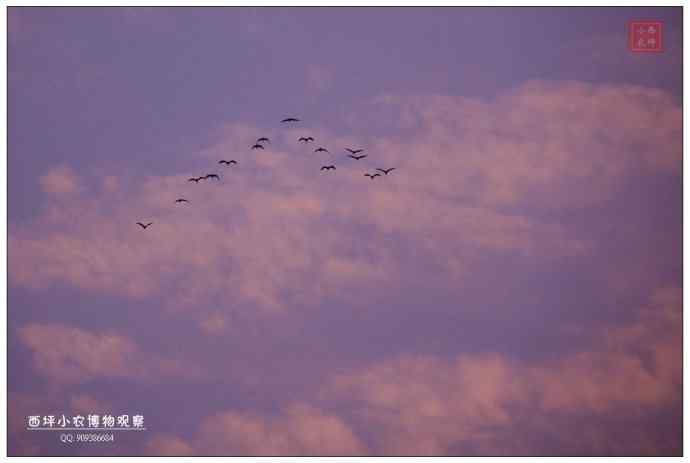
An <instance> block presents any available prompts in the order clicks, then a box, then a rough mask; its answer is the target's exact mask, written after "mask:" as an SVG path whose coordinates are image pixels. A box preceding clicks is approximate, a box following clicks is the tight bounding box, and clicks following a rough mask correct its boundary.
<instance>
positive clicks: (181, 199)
mask: <svg viewBox="0 0 690 463" xmlns="http://www.w3.org/2000/svg"><path fill="white" fill-rule="evenodd" d="M188 202H189V201H187V200H186V199H184V198H180V199H176V200H175V203H188Z"/></svg>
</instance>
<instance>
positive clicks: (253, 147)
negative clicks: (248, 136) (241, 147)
mask: <svg viewBox="0 0 690 463" xmlns="http://www.w3.org/2000/svg"><path fill="white" fill-rule="evenodd" d="M252 149H253V150H256V149H265V148H264V145H261V144H259V143H256V144H254V145H252Z"/></svg>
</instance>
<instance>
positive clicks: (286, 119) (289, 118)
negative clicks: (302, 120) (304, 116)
mask: <svg viewBox="0 0 690 463" xmlns="http://www.w3.org/2000/svg"><path fill="white" fill-rule="evenodd" d="M280 122H299V119H296V118H294V117H287V118H285V119H283V120H282V121H280Z"/></svg>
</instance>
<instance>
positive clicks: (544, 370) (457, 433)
mask: <svg viewBox="0 0 690 463" xmlns="http://www.w3.org/2000/svg"><path fill="white" fill-rule="evenodd" d="M638 312H639V314H640V321H639V322H636V323H633V324H630V325H627V326H624V327H622V328H611V329H605V330H601V334H602V336H601V338H602V339H603V342H601V343H600V345H599V346H595V347H594V348H593V349H592V350H587V351H583V352H579V353H576V354H571V355H568V356H565V357H563V358H561V359H558V360H554V361H550V362H543V363H526V362H518V361H516V360H513V359H510V358H509V357H507V356H506V355H502V354H461V355H458V356H457V357H456V358H455V359H453V360H443V359H438V358H434V357H430V356H410V355H408V356H402V357H400V358H398V359H394V360H388V361H384V362H382V363H380V364H378V365H375V366H372V367H370V368H366V369H363V370H358V371H353V372H351V373H345V374H341V375H338V376H337V377H335V378H334V380H333V382H332V384H331V386H330V388H326V389H324V391H323V394H324V397H326V398H328V399H332V398H333V397H337V398H339V399H340V400H342V401H344V403H345V404H348V407H354V409H355V410H356V414H357V416H358V421H360V422H362V423H366V424H367V426H369V427H370V428H371V429H372V430H373V432H374V433H375V434H377V436H378V437H377V442H378V446H377V449H378V451H379V452H381V453H383V454H402V455H410V454H414V455H420V454H424V455H427V454H428V455H441V454H447V453H452V451H451V448H452V446H454V445H458V444H459V443H462V442H471V443H473V444H477V443H482V442H485V443H486V444H487V445H486V447H485V448H486V450H484V451H485V452H490V453H492V454H496V452H497V451H499V452H500V450H497V449H501V448H508V449H512V450H507V453H510V452H511V451H512V452H517V451H519V452H521V453H522V452H525V453H530V450H529V448H527V449H526V448H523V447H520V445H519V443H516V442H512V441H502V440H501V439H499V438H498V436H504V435H511V433H512V432H513V431H511V429H512V428H513V427H516V426H519V424H517V423H516V422H515V420H516V418H517V417H518V416H519V413H517V410H519V409H520V408H522V409H524V410H529V414H530V417H531V418H530V420H532V421H535V422H544V421H545V422H547V423H548V422H549V420H551V419H552V418H550V416H551V415H552V414H554V413H555V414H558V415H560V416H562V415H563V414H565V415H566V416H567V415H568V414H574V413H582V412H590V413H596V414H606V413H610V412H613V411H616V412H628V413H631V412H643V411H649V410H660V409H664V408H668V407H672V406H674V404H679V403H680V399H681V397H682V383H681V381H682V340H681V333H682V329H681V325H680V324H679V323H678V321H679V317H680V314H681V313H682V311H681V298H680V291H679V290H677V289H663V290H660V291H659V292H657V293H656V294H655V295H654V296H653V298H652V300H651V303H650V306H649V307H647V308H643V309H641V310H638ZM646 354H651V355H646ZM645 359H646V362H648V364H646V362H645ZM554 423H555V422H554ZM553 425H554V424H552V425H551V426H553ZM547 426H548V424H547ZM563 432H565V433H569V432H570V430H565V431H563ZM587 444H588V445H589V446H590V447H591V448H595V449H596V446H597V445H608V444H609V443H608V442H604V441H602V442H600V443H599V444H597V442H596V441H594V442H588V443H587ZM592 446H593V447H592ZM649 450H650V451H651V453H654V452H653V449H649ZM594 451H595V452H596V450H594ZM599 451H601V448H600V450H599ZM622 452H623V453H625V450H623V451H622Z"/></svg>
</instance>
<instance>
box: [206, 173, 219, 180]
mask: <svg viewBox="0 0 690 463" xmlns="http://www.w3.org/2000/svg"><path fill="white" fill-rule="evenodd" d="M204 178H205V179H206V178H215V179H216V180H220V177H219V176H218V174H208V175H205V176H204Z"/></svg>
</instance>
